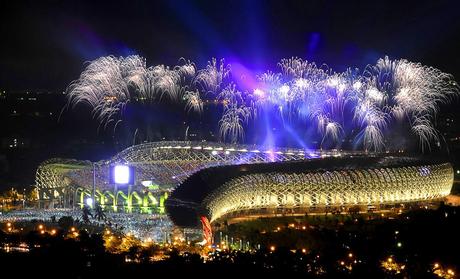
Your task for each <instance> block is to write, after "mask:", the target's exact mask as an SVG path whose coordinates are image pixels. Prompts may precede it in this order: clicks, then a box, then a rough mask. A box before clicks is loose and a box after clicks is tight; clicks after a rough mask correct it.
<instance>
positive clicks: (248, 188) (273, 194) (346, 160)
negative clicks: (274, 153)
mask: <svg viewBox="0 0 460 279" xmlns="http://www.w3.org/2000/svg"><path fill="white" fill-rule="evenodd" d="M453 175H454V174H453V169H452V166H451V165H450V164H449V163H446V162H443V161H442V160H438V159H434V158H433V159H422V158H415V157H401V156H391V155H390V156H359V155H358V156H356V155H355V156H353V155H345V156H344V155H342V156H337V157H328V158H317V159H311V160H300V161H292V162H281V163H277V162H275V163H266V164H245V165H238V166H236V165H233V166H223V167H212V168H207V169H203V170H201V171H199V172H197V173H195V174H194V175H192V176H191V177H190V178H188V179H187V180H185V181H184V182H183V183H182V184H181V185H179V187H178V188H177V189H176V190H175V191H174V192H173V193H172V195H171V198H172V200H175V199H178V200H185V201H187V202H188V203H189V204H197V205H199V207H190V206H188V207H177V206H175V205H174V203H168V202H167V203H166V207H167V211H168V212H169V214H170V216H171V218H172V220H173V221H174V223H175V224H179V225H182V226H192V225H194V224H193V222H194V220H197V218H196V217H195V218H194V217H193V216H194V215H205V216H206V217H207V218H208V219H209V220H210V222H211V223H213V222H216V221H232V222H235V221H241V220H248V219H250V218H259V217H277V216H304V215H305V214H306V213H307V214H325V213H327V212H329V213H330V212H349V211H350V210H355V211H356V212H367V211H369V210H375V211H382V212H383V211H385V210H387V209H390V208H395V207H397V208H401V207H404V206H405V205H407V204H418V203H429V202H432V201H436V200H440V199H442V198H443V197H445V196H447V195H448V194H449V193H450V191H451V187H452V183H453ZM195 208H199V210H198V211H194V210H195Z"/></svg>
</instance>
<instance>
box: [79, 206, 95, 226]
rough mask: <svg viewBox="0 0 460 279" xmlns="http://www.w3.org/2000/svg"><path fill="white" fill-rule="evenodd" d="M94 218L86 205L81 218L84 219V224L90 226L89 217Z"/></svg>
mask: <svg viewBox="0 0 460 279" xmlns="http://www.w3.org/2000/svg"><path fill="white" fill-rule="evenodd" d="M90 216H91V217H93V214H92V213H91V210H90V208H89V206H87V205H85V206H83V208H82V210H81V218H82V219H83V222H84V223H86V224H88V223H89V222H90V220H89V217H90Z"/></svg>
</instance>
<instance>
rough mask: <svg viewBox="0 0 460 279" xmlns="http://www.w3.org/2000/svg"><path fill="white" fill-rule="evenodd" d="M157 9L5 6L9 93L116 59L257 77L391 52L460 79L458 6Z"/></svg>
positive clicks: (2, 59)
mask: <svg viewBox="0 0 460 279" xmlns="http://www.w3.org/2000/svg"><path fill="white" fill-rule="evenodd" d="M96 2H97V3H96ZM146 2H147V1H146ZM148 2H152V3H144V2H141V1H87V2H84V1H16V0H15V1H2V2H1V3H0V21H1V25H0V34H1V37H0V38H1V44H0V48H1V51H0V88H2V89H6V90H23V89H32V90H33V89H44V90H62V89H65V87H66V86H67V85H68V83H69V82H70V81H72V80H74V79H76V78H78V75H79V73H80V72H81V70H82V69H83V67H84V62H85V61H89V60H92V59H95V58H97V57H99V56H103V55H110V54H112V55H116V56H119V55H128V54H140V55H142V56H144V57H146V58H147V64H148V65H154V64H158V63H165V64H170V65H173V64H175V63H176V62H177V61H178V59H179V58H181V57H185V58H187V59H191V60H193V61H195V62H197V64H198V65H203V64H205V63H206V61H208V60H209V59H210V58H211V57H217V58H221V57H225V58H227V61H229V62H232V61H238V62H239V63H242V64H244V65H245V66H246V67H248V68H250V69H252V70H254V71H256V72H257V71H263V70H265V69H268V68H274V67H276V62H277V61H279V59H281V58H284V57H291V56H298V57H302V58H306V59H308V60H313V61H316V62H317V63H319V64H321V63H326V64H328V65H329V66H331V67H333V68H334V69H336V70H337V71H342V70H343V69H344V68H346V67H348V66H352V67H360V68H363V67H364V66H365V65H366V64H369V63H375V61H376V60H377V59H378V58H379V57H382V56H384V55H389V56H390V57H391V58H407V59H409V60H411V61H417V62H421V63H422V64H426V65H431V66H435V67H438V68H440V69H442V70H443V71H446V72H450V73H452V74H454V75H455V76H456V77H457V80H458V77H459V76H460V70H459V69H458V65H459V64H460V63H459V62H460V58H459V55H458V50H459V49H460V17H459V16H458V11H459V6H460V5H459V3H458V1H362V3H358V2H357V1H196V2H193V1H175V0H174V1H148ZM401 2H407V3H401Z"/></svg>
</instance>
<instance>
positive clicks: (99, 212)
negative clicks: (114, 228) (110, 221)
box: [94, 204, 107, 221]
mask: <svg viewBox="0 0 460 279" xmlns="http://www.w3.org/2000/svg"><path fill="white" fill-rule="evenodd" d="M94 218H96V219H97V220H98V221H101V220H104V221H105V220H106V218H107V216H106V215H105V213H104V210H103V209H102V206H100V205H99V204H96V208H95V209H94Z"/></svg>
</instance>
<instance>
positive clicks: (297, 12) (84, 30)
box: [0, 0, 460, 190]
mask: <svg viewBox="0 0 460 279" xmlns="http://www.w3.org/2000/svg"><path fill="white" fill-rule="evenodd" d="M401 2H404V3H401ZM459 8H460V2H459V1H392V2H390V1H361V2H358V1H281V0H280V1H262V0H260V1H249V0H248V1H178V0H170V1H145V2H143V1H142V2H141V1H135V0H131V1H115V0H112V1H19V0H11V1H6V0H4V1H0V22H1V24H0V42H1V43H0V90H2V91H3V90H4V91H6V92H7V94H10V93H11V95H9V99H8V100H15V99H17V97H16V96H18V95H17V93H18V92H24V91H31V92H37V91H41V92H43V91H51V92H54V93H60V92H62V91H64V90H65V89H66V87H67V86H68V85H69V83H70V82H71V81H72V80H75V79H77V78H78V77H79V74H80V72H81V71H82V70H83V69H84V67H85V65H86V64H85V62H87V61H90V60H93V59H96V58H98V57H100V56H105V55H115V56H126V55H130V54H139V55H141V56H143V57H145V58H146V59H147V65H148V66H152V65H157V64H167V65H175V64H176V63H177V62H178V60H179V59H180V58H181V57H183V58H186V59H190V60H192V61H194V62H196V64H197V65H198V67H203V66H205V65H206V63H207V61H208V60H210V59H211V58H213V57H216V58H218V59H219V58H225V59H226V62H228V63H233V64H234V65H235V64H236V63H239V64H242V65H243V66H244V67H246V68H247V69H249V70H252V71H253V72H254V73H255V74H257V73H261V72H265V71H266V70H269V69H270V70H276V63H277V62H278V61H279V60H280V59H282V58H288V57H292V56H297V57H300V58H304V59H307V60H309V61H315V62H316V63H317V64H318V65H321V64H322V63H326V64H327V65H329V66H330V67H332V68H333V69H334V70H336V71H338V72H340V71H344V70H345V69H346V68H347V67H359V68H361V69H364V68H365V66H366V65H367V64H375V62H376V61H377V59H378V58H380V57H383V56H385V55H388V56H390V58H392V59H398V58H406V59H408V60H411V61H414V62H421V63H422V64H424V65H430V66H434V67H437V68H439V69H441V70H442V71H444V72H448V73H451V74H453V75H454V76H455V77H456V79H457V81H459V80H460V68H459V67H458V66H459V65H460V56H459V55H458V52H459V50H460V16H459V15H458V12H459ZM40 102H42V103H46V107H45V106H44V107H41V106H42V105H41V104H42V103H39V102H37V103H36V104H35V103H33V104H32V103H31V104H32V105H33V106H32V107H27V106H25V107H24V109H26V110H27V111H28V112H27V113H25V112H24V113H23V112H20V113H21V116H20V117H19V116H15V113H12V111H15V110H16V109H17V108H16V107H17V104H16V103H14V102H13V103H9V101H7V102H3V103H4V105H3V106H2V104H1V102H0V123H2V129H1V130H0V140H1V142H2V145H3V148H4V149H3V150H2V149H0V190H1V188H5V187H9V186H10V185H32V184H33V181H34V175H35V169H36V167H37V166H38V164H39V163H40V162H42V161H43V160H45V159H48V158H51V157H64V158H77V159H90V160H100V159H102V158H108V157H110V156H111V155H113V154H114V153H115V152H117V151H120V150H121V149H122V148H124V145H122V144H118V143H116V142H115V140H114V137H113V134H111V133H110V129H109V130H107V131H99V130H97V127H98V123H97V122H96V121H94V120H93V119H91V114H90V113H89V108H87V107H86V108H85V107H83V106H80V107H79V109H78V110H68V111H65V113H64V114H62V117H61V118H59V117H60V111H61V110H62V107H63V106H64V103H65V97H64V96H63V95H62V94H55V95H47V96H42V97H40ZM457 105H458V102H457V103H456V105H455V106H451V107H450V108H447V109H448V110H450V111H455V107H456V106H457ZM34 106H36V107H34ZM36 111H40V112H39V113H38V114H39V115H38V116H37V115H35V114H36ZM141 112H142V111H141ZM31 114H34V115H31ZM159 114H160V115H162V116H163V118H162V121H164V122H167V123H166V124H167V126H166V127H168V130H172V129H169V127H170V124H171V122H173V120H172V119H173V116H167V117H166V116H165V114H164V112H163V111H161V113H159ZM182 114H183V113H182ZM146 115H147V113H146ZM181 117H183V115H179V116H175V118H174V121H176V122H177V123H180V124H181V123H182V121H184V120H183V119H182V118H181ZM160 120H161V119H160ZM200 123H201V122H200ZM163 124H164V123H163ZM184 124H185V122H184ZM187 125H189V124H187ZM182 126H184V125H182ZM182 126H181V128H184V127H185V126H184V127H182ZM204 129H207V128H206V127H204ZM178 131H179V132H180V133H182V132H181V130H180V129H179V130H178ZM179 132H178V133H179ZM254 134H258V132H257V130H255V131H254ZM261 136H263V135H261ZM16 138H19V139H20V140H21V139H24V140H26V141H29V142H30V147H28V148H22V149H21V148H18V149H9V148H7V147H8V144H9V143H8V142H9V141H11V140H12V139H16ZM169 138H174V137H173V136H171V137H169ZM129 140H130V142H132V140H131V137H130V138H129ZM5 146H6V147H5Z"/></svg>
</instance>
